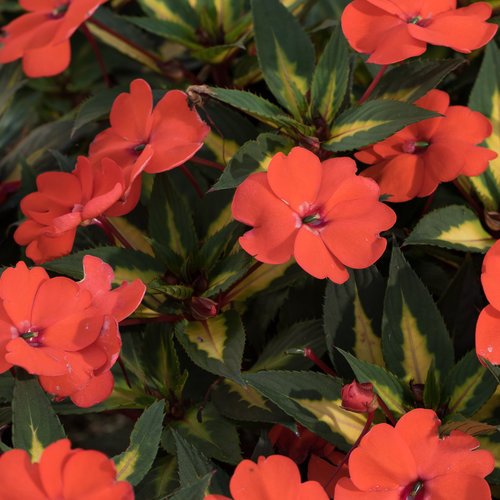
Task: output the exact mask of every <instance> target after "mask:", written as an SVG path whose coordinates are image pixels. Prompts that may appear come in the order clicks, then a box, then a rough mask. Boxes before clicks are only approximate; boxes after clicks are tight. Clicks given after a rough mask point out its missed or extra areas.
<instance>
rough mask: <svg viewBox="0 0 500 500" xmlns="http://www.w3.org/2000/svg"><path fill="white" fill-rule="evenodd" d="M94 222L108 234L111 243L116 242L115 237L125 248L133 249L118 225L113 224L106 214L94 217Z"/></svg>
mask: <svg viewBox="0 0 500 500" xmlns="http://www.w3.org/2000/svg"><path fill="white" fill-rule="evenodd" d="M93 224H96V225H97V226H99V227H100V228H101V229H102V230H103V231H104V232H105V233H106V234H107V236H108V238H109V239H110V241H111V243H113V245H114V244H115V240H114V238H116V239H117V240H118V241H119V242H120V243H121V244H122V245H123V246H124V247H125V248H128V249H131V250H132V249H133V247H132V245H131V244H130V243H129V242H128V241H127V239H126V238H125V237H124V236H123V235H122V234H121V233H120V231H118V229H116V227H114V226H113V224H111V223H110V222H109V221H108V219H107V218H106V216H105V215H101V216H99V217H97V218H96V219H93Z"/></svg>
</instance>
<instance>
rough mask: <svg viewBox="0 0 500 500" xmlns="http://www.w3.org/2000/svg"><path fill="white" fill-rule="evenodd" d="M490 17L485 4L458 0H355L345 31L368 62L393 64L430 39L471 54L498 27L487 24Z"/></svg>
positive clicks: (344, 20)
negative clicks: (463, 4) (458, 0)
mask: <svg viewBox="0 0 500 500" xmlns="http://www.w3.org/2000/svg"><path fill="white" fill-rule="evenodd" d="M490 16H491V7H490V6H489V5H488V4H487V3H486V2H476V3H474V4H473V5H469V6H468V7H463V8H460V9H457V7H456V0H354V1H353V2H351V3H350V4H349V5H348V6H347V7H346V8H345V10H344V12H343V14H342V30H343V31H344V35H345V37H346V38H347V40H348V41H349V43H350V45H351V47H352V48H353V49H354V50H356V51H358V52H362V53H363V54H370V57H369V58H368V62H370V63H375V64H392V63H395V62H398V61H403V60H404V59H407V58H409V57H413V56H419V55H420V54H423V53H424V52H425V50H426V49H427V44H428V43H431V44H433V45H444V46H445V47H451V48H452V49H454V50H456V51H458V52H464V53H466V54H468V53H469V52H470V51H471V50H474V49H478V48H479V47H482V46H483V45H486V44H487V43H488V42H489V41H490V40H491V39H492V38H493V36H494V35H495V33H496V31H497V26H496V25H494V24H489V23H485V22H484V21H486V19H488V18H489V17H490Z"/></svg>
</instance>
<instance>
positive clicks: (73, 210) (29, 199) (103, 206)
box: [14, 149, 149, 264]
mask: <svg viewBox="0 0 500 500" xmlns="http://www.w3.org/2000/svg"><path fill="white" fill-rule="evenodd" d="M148 152H149V149H148ZM143 159H146V160H147V156H144V158H143ZM141 164H142V167H141V168H144V163H142V162H141ZM137 166H138V168H139V166H140V164H139V162H138V163H137ZM139 174H140V171H139V172H137V171H134V172H132V171H124V170H123V169H121V168H120V167H119V166H118V165H117V164H116V163H115V162H114V161H112V160H110V159H109V158H105V159H103V160H102V163H101V164H100V165H99V166H94V167H92V166H91V164H90V162H89V160H88V159H87V158H85V157H84V156H80V157H79V158H78V161H77V164H76V167H75V169H74V170H73V172H71V173H68V172H45V173H43V174H40V175H39V176H38V177H37V179H36V184H37V187H38V191H36V192H34V193H30V194H29V195H27V196H25V197H24V198H23V199H22V200H21V210H22V212H23V213H24V215H26V217H27V218H28V220H26V221H25V222H23V223H22V224H21V225H20V226H19V227H18V228H17V230H16V232H15V233H14V239H15V241H16V243H18V244H19V245H28V247H27V248H26V255H27V256H28V257H29V258H30V259H32V260H33V262H35V264H42V263H43V262H47V261H48V260H52V259H55V258H57V257H61V256H63V255H67V254H69V253H70V252H71V248H72V247H73V241H74V239H75V234H76V228H77V227H78V226H79V225H82V226H86V225H89V224H93V221H94V220H95V218H97V217H99V216H100V215H123V213H126V212H127V211H130V210H132V208H134V206H135V205H136V204H137V202H138V200H139V194H140V193H137V192H133V189H132V185H131V184H130V183H131V182H132V183H133V180H132V181H131V180H130V176H133V175H139ZM125 175H128V177H129V178H128V179H126V178H125ZM139 189H140V184H139Z"/></svg>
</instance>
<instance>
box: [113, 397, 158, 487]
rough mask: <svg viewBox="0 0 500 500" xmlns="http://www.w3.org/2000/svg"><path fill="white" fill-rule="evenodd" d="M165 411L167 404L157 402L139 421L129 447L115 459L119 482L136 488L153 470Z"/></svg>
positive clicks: (145, 411) (146, 410)
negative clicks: (152, 465) (151, 469)
mask: <svg viewBox="0 0 500 500" xmlns="http://www.w3.org/2000/svg"><path fill="white" fill-rule="evenodd" d="M164 409H165V403H164V402H163V401H157V402H156V403H154V404H152V405H151V406H150V407H149V408H146V409H145V410H144V412H143V414H142V415H141V416H140V418H139V420H137V422H136V424H135V426H134V430H133V431H132V434H131V435H130V445H129V447H128V448H127V449H126V450H125V451H124V452H123V453H120V455H117V456H115V457H113V461H114V463H115V465H116V479H117V481H128V482H129V483H130V484H131V485H132V486H135V485H137V484H138V483H139V481H140V480H141V479H142V478H143V477H144V476H145V475H146V473H147V472H148V471H149V469H150V468H151V464H152V463H153V460H154V459H155V457H156V453H157V452H158V445H159V443H160V437H161V430H162V423H163V412H164Z"/></svg>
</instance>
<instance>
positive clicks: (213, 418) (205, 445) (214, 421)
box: [162, 403, 242, 465]
mask: <svg viewBox="0 0 500 500" xmlns="http://www.w3.org/2000/svg"><path fill="white" fill-rule="evenodd" d="M171 430H175V431H177V432H178V433H179V434H180V435H181V436H182V437H183V438H184V439H185V440H186V441H187V442H188V443H190V444H192V445H193V446H195V447H196V448H197V449H199V450H201V452H202V453H203V454H204V455H205V456H206V457H209V458H215V459H216V460H221V461H222V462H226V463H229V464H233V465H236V464H237V463H239V462H240V461H241V460H242V457H241V451H240V448H239V438H238V433H237V431H236V427H235V426H234V425H233V424H232V423H230V422H228V421H227V420H226V419H225V418H223V417H222V416H221V415H220V413H219V412H218V411H217V410H216V409H215V407H214V405H213V404H211V403H207V405H206V406H205V407H204V409H203V413H201V412H199V411H198V407H192V408H190V409H189V410H187V411H186V412H185V413H184V415H183V416H182V418H181V419H179V420H173V421H171V422H170V426H169V427H166V428H165V429H164V432H163V435H162V446H163V447H164V448H165V449H166V450H167V451H169V452H170V453H175V440H174V437H173V435H172V432H171Z"/></svg>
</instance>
